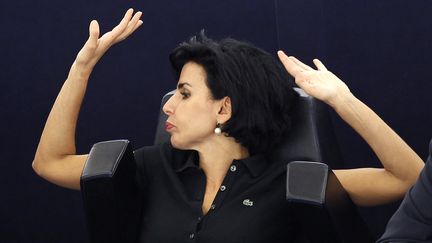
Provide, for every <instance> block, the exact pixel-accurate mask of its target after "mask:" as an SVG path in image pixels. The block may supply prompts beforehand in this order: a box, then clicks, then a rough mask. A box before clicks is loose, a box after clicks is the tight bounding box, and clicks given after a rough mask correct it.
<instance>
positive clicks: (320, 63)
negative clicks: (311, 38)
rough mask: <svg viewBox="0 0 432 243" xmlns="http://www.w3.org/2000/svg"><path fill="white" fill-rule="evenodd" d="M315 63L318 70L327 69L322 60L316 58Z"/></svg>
mask: <svg viewBox="0 0 432 243" xmlns="http://www.w3.org/2000/svg"><path fill="white" fill-rule="evenodd" d="M313 63H314V64H315V66H316V67H317V69H318V70H320V71H327V68H326V67H325V66H324V64H323V63H322V62H321V61H320V60H318V59H314V60H313Z"/></svg>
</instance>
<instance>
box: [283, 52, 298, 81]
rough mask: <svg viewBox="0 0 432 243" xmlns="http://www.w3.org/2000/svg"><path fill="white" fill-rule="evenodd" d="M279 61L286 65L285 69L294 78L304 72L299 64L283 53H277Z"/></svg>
mask: <svg viewBox="0 0 432 243" xmlns="http://www.w3.org/2000/svg"><path fill="white" fill-rule="evenodd" d="M277 54H278V57H279V60H280V61H281V62H282V64H283V65H284V67H285V69H286V70H287V71H288V73H289V74H291V75H292V76H293V77H295V76H297V75H298V74H300V73H301V72H303V68H302V67H300V66H299V65H298V64H297V63H295V62H294V61H293V60H292V59H291V58H289V57H288V56H287V55H286V54H285V53H284V52H283V51H278V52H277Z"/></svg>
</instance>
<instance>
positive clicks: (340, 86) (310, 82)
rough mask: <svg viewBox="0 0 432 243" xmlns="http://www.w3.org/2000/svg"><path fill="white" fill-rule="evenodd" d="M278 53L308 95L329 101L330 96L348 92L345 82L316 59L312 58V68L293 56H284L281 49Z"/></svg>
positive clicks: (286, 67)
mask: <svg viewBox="0 0 432 243" xmlns="http://www.w3.org/2000/svg"><path fill="white" fill-rule="evenodd" d="M278 55H279V59H280V60H281V62H282V64H283V65H284V66H285V69H286V70H287V71H288V72H289V74H291V75H292V76H293V77H294V78H295V82H296V83H297V85H298V86H299V87H300V88H302V89H303V90H304V91H305V92H306V93H308V94H309V95H311V96H313V97H315V98H317V99H320V100H322V101H324V102H327V103H331V99H332V98H334V97H336V96H338V95H340V94H343V93H346V92H349V89H348V87H347V86H346V85H345V83H344V82H343V81H342V80H340V79H339V78H338V77H337V76H336V75H334V74H333V73H332V72H330V71H328V70H327V68H326V67H325V66H324V64H322V63H321V62H320V61H319V60H318V59H315V60H314V64H315V66H316V67H317V69H313V68H311V67H309V66H308V65H306V64H304V63H302V62H301V61H299V60H298V59H296V58H295V57H288V56H286V55H285V53H283V52H281V51H280V52H278Z"/></svg>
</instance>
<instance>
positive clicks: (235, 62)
mask: <svg viewBox="0 0 432 243" xmlns="http://www.w3.org/2000/svg"><path fill="white" fill-rule="evenodd" d="M169 59H170V62H171V65H172V67H173V69H174V71H175V74H176V75H177V77H179V75H180V72H181V69H182V67H183V65H184V64H186V63H187V62H195V63H197V64H200V65H202V67H203V68H204V70H205V71H206V74H207V77H206V84H207V87H208V88H209V89H210V93H211V95H212V98H213V99H216V100H219V99H222V98H224V97H225V96H228V97H230V99H231V105H232V116H231V118H230V119H229V120H228V121H227V122H226V123H224V124H222V127H221V128H222V131H223V132H224V133H226V134H228V136H231V137H233V138H235V140H236V141H237V142H238V143H240V144H242V145H243V146H245V147H246V148H248V150H249V153H250V154H255V153H261V152H266V151H268V150H269V149H271V148H273V147H274V146H276V145H277V144H278V143H279V142H280V140H281V137H282V135H283V134H284V133H286V132H287V131H288V130H289V129H290V127H291V107H292V106H293V105H294V103H295V101H296V98H297V96H298V95H297V93H296V92H295V91H294V90H293V86H294V83H293V80H292V79H291V77H290V76H289V75H288V73H287V72H286V70H285V69H284V68H283V67H282V65H281V64H280V62H279V61H277V60H276V59H275V58H274V57H272V56H271V55H270V54H269V53H267V52H265V51H263V50H261V49H259V48H257V47H255V46H254V45H252V44H249V43H247V42H242V41H238V40H234V39H231V38H226V39H222V40H220V41H219V42H216V41H214V40H212V39H209V38H207V37H206V36H205V34H204V32H203V31H202V32H201V34H200V35H199V36H194V37H192V38H191V39H190V40H189V41H187V42H183V43H181V44H180V45H179V46H178V47H176V48H175V49H174V50H173V51H172V52H171V54H170V56H169Z"/></svg>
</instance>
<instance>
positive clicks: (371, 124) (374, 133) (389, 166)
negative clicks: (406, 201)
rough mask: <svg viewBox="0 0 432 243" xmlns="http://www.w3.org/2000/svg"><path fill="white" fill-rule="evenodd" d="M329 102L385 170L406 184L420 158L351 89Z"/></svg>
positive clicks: (414, 175) (420, 163)
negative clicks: (361, 138)
mask: <svg viewBox="0 0 432 243" xmlns="http://www.w3.org/2000/svg"><path fill="white" fill-rule="evenodd" d="M336 99H337V100H333V101H332V102H330V105H331V106H332V107H333V108H334V109H335V111H336V112H337V113H338V114H339V116H340V117H341V118H342V119H343V120H344V121H345V122H347V123H348V124H349V125H350V126H351V127H352V128H353V129H354V130H355V131H356V132H357V133H358V134H359V135H360V136H361V137H363V139H364V140H365V141H366V142H367V143H368V144H369V146H370V147H371V148H372V150H373V151H374V152H375V154H376V155H377V156H378V158H379V160H380V161H381V163H382V165H383V167H384V168H385V170H386V172H388V173H391V175H392V176H394V177H395V178H396V179H397V180H400V181H401V182H403V183H404V184H406V186H407V187H409V186H411V185H412V184H413V183H414V182H415V180H416V179H417V177H418V175H419V173H420V171H421V169H422V168H423V166H424V163H423V161H422V159H421V158H420V157H419V156H418V155H417V154H416V153H415V152H414V151H413V150H412V149H411V148H410V147H409V146H408V145H407V144H406V143H405V142H404V141H403V140H402V139H401V138H400V137H399V135H397V134H396V133H395V132H394V131H393V130H392V129H391V128H390V127H389V126H388V125H387V124H386V123H385V122H384V121H383V120H382V119H381V118H380V117H379V116H378V115H377V114H376V113H375V112H373V111H372V110H371V109H370V108H369V107H368V106H366V105H365V104H364V103H362V102H361V101H360V100H358V99H357V98H356V97H355V96H353V95H352V94H351V93H346V94H345V95H342V96H339V97H337V98H336Z"/></svg>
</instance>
